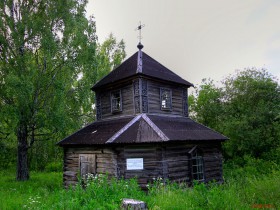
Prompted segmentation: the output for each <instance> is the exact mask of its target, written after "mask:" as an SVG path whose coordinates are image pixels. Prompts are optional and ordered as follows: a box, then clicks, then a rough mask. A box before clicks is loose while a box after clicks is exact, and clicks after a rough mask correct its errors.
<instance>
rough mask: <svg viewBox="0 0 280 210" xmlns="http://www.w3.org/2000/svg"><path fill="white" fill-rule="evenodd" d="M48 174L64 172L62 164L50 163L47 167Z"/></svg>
mask: <svg viewBox="0 0 280 210" xmlns="http://www.w3.org/2000/svg"><path fill="white" fill-rule="evenodd" d="M45 171H46V172H61V171H62V162H51V163H48V164H47V165H46V167H45Z"/></svg>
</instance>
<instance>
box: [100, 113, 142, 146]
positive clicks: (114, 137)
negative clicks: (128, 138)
mask: <svg viewBox="0 0 280 210" xmlns="http://www.w3.org/2000/svg"><path fill="white" fill-rule="evenodd" d="M140 118H141V115H137V116H136V117H134V118H133V119H132V120H131V121H130V122H129V123H127V124H126V125H125V126H124V127H122V128H121V129H120V130H119V131H118V132H117V133H115V134H114V135H113V136H112V137H111V138H110V139H108V140H107V141H106V142H105V144H109V143H112V142H113V141H115V140H116V139H117V138H118V137H119V136H120V135H121V134H123V133H124V132H125V131H126V130H127V129H128V128H129V127H130V126H132V125H133V124H134V123H135V122H137V121H138V120H139V119H140Z"/></svg>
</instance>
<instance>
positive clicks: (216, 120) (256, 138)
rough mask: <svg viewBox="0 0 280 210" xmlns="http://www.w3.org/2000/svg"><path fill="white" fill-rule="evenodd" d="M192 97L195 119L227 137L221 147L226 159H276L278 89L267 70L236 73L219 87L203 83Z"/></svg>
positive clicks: (279, 141) (279, 130)
mask: <svg viewBox="0 0 280 210" xmlns="http://www.w3.org/2000/svg"><path fill="white" fill-rule="evenodd" d="M193 98H194V100H193V103H192V104H191V107H192V109H191V110H192V111H193V112H195V115H194V117H195V118H196V119H197V120H198V121H200V122H202V123H204V124H205V125H207V126H209V127H211V128H213V129H216V130H217V131H220V132H222V133H223V134H224V135H226V136H228V137H229V138H230V140H229V141H228V142H226V143H225V144H224V150H225V154H226V157H227V158H233V157H243V156H245V155H249V156H252V157H256V158H266V159H271V160H273V159H275V157H276V156H275V155H273V154H275V153H276V152H277V150H278V151H279V148H280V103H279V101H280V87H279V83H278V81H277V80H276V79H275V78H274V77H273V76H272V75H270V74H269V73H268V72H267V71H266V70H264V69H262V70H257V69H255V68H252V69H245V70H244V71H239V72H237V73H236V74H235V75H232V76H229V77H227V78H226V79H225V80H224V81H222V87H220V88H218V87H216V86H215V85H214V83H213V81H210V82H209V81H206V80H204V81H203V84H202V85H201V86H200V87H199V89H198V90H197V92H196V95H195V96H193ZM278 161H279V160H278Z"/></svg>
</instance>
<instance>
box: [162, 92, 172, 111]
mask: <svg viewBox="0 0 280 210" xmlns="http://www.w3.org/2000/svg"><path fill="white" fill-rule="evenodd" d="M160 99H161V100H160V102H161V110H167V111H169V110H171V109H172V92H171V90H170V89H165V88H161V89H160Z"/></svg>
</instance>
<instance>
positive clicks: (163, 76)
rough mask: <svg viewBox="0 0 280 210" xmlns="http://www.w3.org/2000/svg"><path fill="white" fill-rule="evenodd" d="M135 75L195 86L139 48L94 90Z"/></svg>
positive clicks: (97, 84) (93, 88)
mask: <svg viewBox="0 0 280 210" xmlns="http://www.w3.org/2000/svg"><path fill="white" fill-rule="evenodd" d="M135 75H144V76H149V77H153V78H156V79H160V80H165V81H170V82H174V83H178V84H181V85H186V86H188V87H190V86H193V84H192V83H190V82H188V81H186V80H184V79H182V78H181V77H180V76H178V75H177V74H175V73H174V72H172V71H171V70H169V69H168V68H166V67H165V66H163V65H162V64H160V63H159V62H158V61H156V60H155V59H153V58H152V57H150V56H149V55H147V54H146V53H144V52H142V51H141V50H139V51H138V52H136V53H134V54H133V55H132V56H131V57H129V58H128V59H127V60H125V61H124V62H123V63H122V64H121V65H119V66H118V67H117V68H115V69H114V70H113V71H112V72H110V73H109V74H108V75H107V76H105V77H103V78H102V79H101V80H100V81H99V82H97V83H96V84H95V85H94V86H93V87H92V90H95V89H97V88H100V87H102V86H104V85H106V84H110V83H114V82H116V81H119V80H123V79H126V78H129V77H132V76H135Z"/></svg>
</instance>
